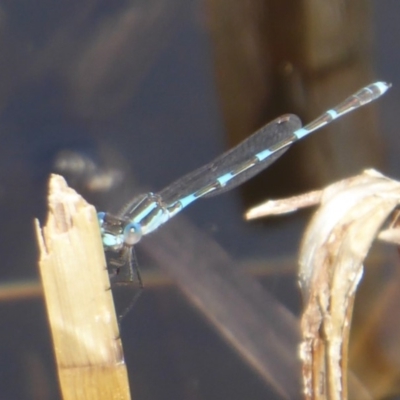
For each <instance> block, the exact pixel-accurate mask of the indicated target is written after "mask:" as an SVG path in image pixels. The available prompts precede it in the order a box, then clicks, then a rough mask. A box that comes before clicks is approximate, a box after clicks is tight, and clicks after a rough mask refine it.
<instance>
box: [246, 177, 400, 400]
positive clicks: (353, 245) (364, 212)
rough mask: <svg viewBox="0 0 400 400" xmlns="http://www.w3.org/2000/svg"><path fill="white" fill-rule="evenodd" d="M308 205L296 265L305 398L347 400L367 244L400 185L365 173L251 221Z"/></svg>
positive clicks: (397, 198) (390, 236)
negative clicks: (315, 207)
mask: <svg viewBox="0 0 400 400" xmlns="http://www.w3.org/2000/svg"><path fill="white" fill-rule="evenodd" d="M310 198H312V199H314V200H313V201H315V203H317V202H320V203H321V205H320V208H319V209H318V210H317V212H316V213H315V215H314V217H313V218H312V220H311V222H310V224H309V226H308V228H307V230H306V232H305V235H304V237H303V241H302V246H301V251H300V257H299V264H300V271H299V279H300V286H301V289H302V292H303V298H304V301H305V309H304V312H303V316H302V319H301V331H302V335H303V341H302V343H301V345H300V357H301V360H302V364H303V367H302V370H303V384H304V393H305V398H306V399H307V400H346V399H347V398H348V393H347V362H348V341H349V332H350V325H351V318H352V312H353V304H354V298H355V293H356V289H357V285H358V283H359V281H360V279H361V277H362V273H363V262H364V260H365V258H366V256H367V254H368V251H369V249H370V247H371V244H372V242H373V241H374V239H375V238H376V237H377V236H378V234H379V230H380V228H381V226H382V225H383V224H384V223H385V221H386V220H387V218H388V216H389V215H390V214H391V213H392V211H393V210H394V209H395V208H396V207H397V206H398V205H399V203H400V182H397V181H394V180H392V179H389V178H387V177H385V176H383V175H382V174H380V173H378V172H377V171H375V170H367V171H364V173H362V174H360V175H358V176H355V177H352V178H349V179H346V180H343V181H341V182H338V183H335V184H333V185H331V186H329V187H327V188H326V189H324V190H322V191H320V192H312V194H311V195H307V194H306V195H302V196H296V197H294V198H291V199H284V200H283V201H282V202H281V204H280V202H279V201H274V202H272V201H269V202H267V203H265V204H264V205H263V206H264V210H262V208H263V206H258V207H257V210H256V213H257V214H260V213H261V214H262V213H264V215H271V214H274V213H276V214H280V213H283V212H290V211H293V210H295V209H297V208H302V207H305V206H309V205H310V204H311V202H310ZM260 210H261V211H260ZM285 210H286V211H285ZM249 213H250V214H251V213H253V215H254V211H251V210H250V212H249ZM399 237H400V236H399V234H398V233H397V235H396V231H395V229H394V228H393V229H390V230H387V231H384V232H383V233H381V234H380V238H382V239H385V240H387V241H396V238H399ZM360 396H361V395H360ZM361 397H362V396H361Z"/></svg>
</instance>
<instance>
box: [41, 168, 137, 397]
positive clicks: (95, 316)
mask: <svg viewBox="0 0 400 400" xmlns="http://www.w3.org/2000/svg"><path fill="white" fill-rule="evenodd" d="M48 203H49V212H48V217H47V221H46V225H45V226H44V227H43V228H42V229H41V228H40V226H39V222H38V221H36V233H37V240H38V244H39V250H40V260H39V268H40V274H41V278H42V284H43V289H44V294H45V301H46V306H47V313H48V317H49V321H50V327H51V331H52V337H53V345H54V352H55V356H56V363H57V367H58V376H59V380H60V386H61V392H62V396H63V399H65V400H70V399H80V400H82V399H104V400H110V399H119V400H123V399H130V394H129V385H128V377H127V371H126V366H125V363H124V358H123V351H122V344H121V340H120V338H119V329H118V323H117V319H116V316H115V311H114V303H113V299H112V294H111V290H110V282H109V278H108V272H107V269H106V261H105V259H104V251H103V246H102V243H101V236H100V233H99V226H98V221H97V216H96V211H95V209H94V207H93V206H90V205H88V204H87V203H86V202H85V201H84V200H83V198H82V197H81V196H79V195H78V194H77V193H76V192H75V191H73V190H72V189H70V188H69V187H68V186H67V184H66V182H65V180H64V179H63V178H62V177H60V176H57V175H52V176H51V178H50V184H49V195H48Z"/></svg>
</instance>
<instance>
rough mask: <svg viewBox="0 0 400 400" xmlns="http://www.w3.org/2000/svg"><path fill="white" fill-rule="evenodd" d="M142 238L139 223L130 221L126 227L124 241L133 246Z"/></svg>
mask: <svg viewBox="0 0 400 400" xmlns="http://www.w3.org/2000/svg"><path fill="white" fill-rule="evenodd" d="M141 238H142V230H141V228H140V225H139V224H134V223H129V224H127V225H126V226H125V228H124V242H125V244H126V245H128V246H133V245H134V244H136V243H137V242H139V240H140V239H141Z"/></svg>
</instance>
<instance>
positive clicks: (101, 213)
mask: <svg viewBox="0 0 400 400" xmlns="http://www.w3.org/2000/svg"><path fill="white" fill-rule="evenodd" d="M105 217H106V213H105V212H99V213H97V219H98V220H99V225H100V228H102V227H103V224H104V218H105Z"/></svg>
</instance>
